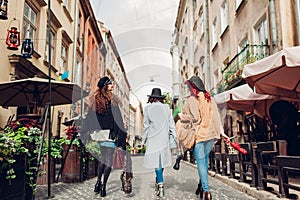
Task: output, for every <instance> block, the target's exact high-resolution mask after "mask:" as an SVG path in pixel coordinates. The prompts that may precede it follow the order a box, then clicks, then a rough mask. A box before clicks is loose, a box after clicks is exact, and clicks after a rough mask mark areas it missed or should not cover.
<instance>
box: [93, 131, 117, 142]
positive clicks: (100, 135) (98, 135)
mask: <svg viewBox="0 0 300 200" xmlns="http://www.w3.org/2000/svg"><path fill="white" fill-rule="evenodd" d="M109 133H110V130H109V129H107V130H97V131H93V132H92V133H91V137H92V140H94V141H97V142H104V141H112V140H111V139H109Z"/></svg>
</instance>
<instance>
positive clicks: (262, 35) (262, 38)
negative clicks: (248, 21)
mask: <svg viewBox="0 0 300 200" xmlns="http://www.w3.org/2000/svg"><path fill="white" fill-rule="evenodd" d="M268 35H269V33H268V23H267V20H266V19H265V17H264V18H263V19H262V20H261V21H260V22H259V23H258V24H257V25H256V26H255V43H256V44H259V45H265V44H267V43H268V38H269V37H268Z"/></svg>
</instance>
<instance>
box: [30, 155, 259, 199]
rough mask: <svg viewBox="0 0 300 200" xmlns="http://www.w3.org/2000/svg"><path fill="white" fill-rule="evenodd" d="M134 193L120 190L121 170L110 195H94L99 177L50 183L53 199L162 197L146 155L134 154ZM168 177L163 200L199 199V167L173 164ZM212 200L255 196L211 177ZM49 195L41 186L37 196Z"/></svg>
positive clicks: (114, 173)
mask: <svg viewBox="0 0 300 200" xmlns="http://www.w3.org/2000/svg"><path fill="white" fill-rule="evenodd" d="M132 160H133V170H134V178H133V193H132V194H131V195H128V196H125V195H124V193H123V192H122V191H121V182H120V179H119V176H120V173H121V172H120V171H118V170H115V171H112V173H111V176H110V178H109V181H108V185H107V196H106V197H105V198H102V197H100V195H95V194H94V192H93V189H94V184H95V182H96V178H93V179H90V180H88V181H85V182H84V183H73V184H66V183H56V184H52V185H51V195H52V196H53V198H52V199H55V200H56V199H59V200H66V199H78V200H86V199H136V200H137V199H143V200H144V199H159V198H158V197H156V196H155V194H154V180H155V179H154V178H155V173H154V171H150V170H145V169H144V168H143V166H142V164H143V156H133V157H132ZM164 176H165V197H164V198H163V199H190V200H193V199H199V197H197V196H196V195H195V189H196V186H197V182H198V174H197V170H196V168H195V167H194V166H192V165H190V164H187V163H183V162H182V163H181V167H180V170H179V171H176V170H173V169H172V168H171V167H170V168H166V169H165V172H164ZM209 178H210V179H209V181H210V186H211V192H212V196H213V199H220V200H224V199H238V200H246V199H247V200H248V199H249V200H250V199H256V198H253V197H251V196H249V195H247V194H245V193H243V192H241V191H239V190H237V189H234V188H232V187H230V186H228V185H226V184H225V183H224V182H222V181H220V180H218V179H216V178H214V177H209ZM45 197H47V186H38V189H37V194H36V199H38V200H41V199H44V198H45Z"/></svg>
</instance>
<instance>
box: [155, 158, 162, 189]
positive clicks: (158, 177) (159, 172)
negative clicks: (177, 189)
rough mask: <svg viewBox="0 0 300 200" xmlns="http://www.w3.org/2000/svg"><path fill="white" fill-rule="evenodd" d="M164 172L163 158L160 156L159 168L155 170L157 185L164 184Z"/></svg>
mask: <svg viewBox="0 0 300 200" xmlns="http://www.w3.org/2000/svg"><path fill="white" fill-rule="evenodd" d="M163 170H164V169H163V168H162V167H161V156H160V155H159V165H158V168H155V174H156V181H157V184H163V183H164V176H163Z"/></svg>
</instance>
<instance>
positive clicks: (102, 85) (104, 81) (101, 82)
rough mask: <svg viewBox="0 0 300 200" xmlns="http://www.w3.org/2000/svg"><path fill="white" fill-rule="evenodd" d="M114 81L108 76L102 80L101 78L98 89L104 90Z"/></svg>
mask: <svg viewBox="0 0 300 200" xmlns="http://www.w3.org/2000/svg"><path fill="white" fill-rule="evenodd" d="M113 82H114V81H113V80H111V79H110V78H108V77H107V76H104V77H102V78H100V80H99V81H98V84H97V86H98V88H100V89H102V88H103V87H104V86H106V85H108V84H111V83H113Z"/></svg>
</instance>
